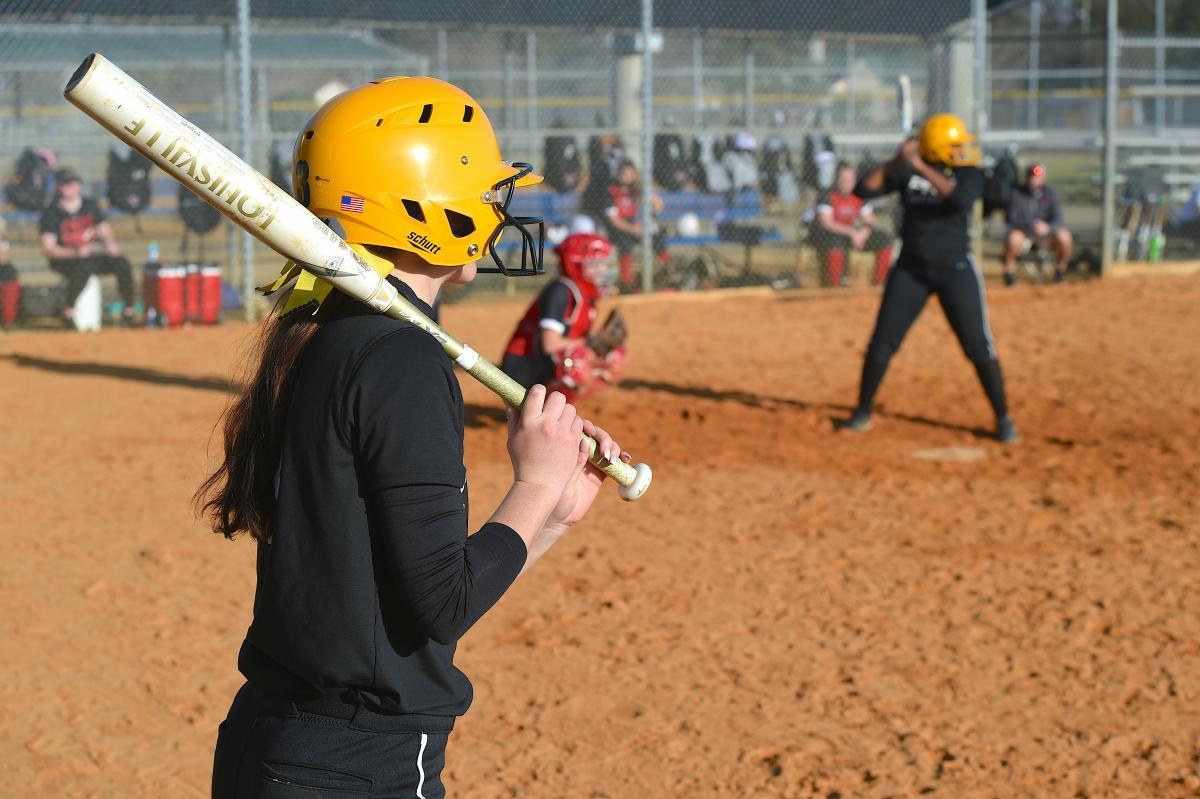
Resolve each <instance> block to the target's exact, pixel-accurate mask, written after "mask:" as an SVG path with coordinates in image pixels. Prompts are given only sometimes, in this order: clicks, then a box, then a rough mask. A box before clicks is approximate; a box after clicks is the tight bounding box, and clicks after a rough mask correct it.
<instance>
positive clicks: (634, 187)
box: [604, 160, 667, 291]
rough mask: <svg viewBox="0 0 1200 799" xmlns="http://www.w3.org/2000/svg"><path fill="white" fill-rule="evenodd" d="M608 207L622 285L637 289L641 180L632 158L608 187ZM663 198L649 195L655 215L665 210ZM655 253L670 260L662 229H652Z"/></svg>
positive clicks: (606, 219)
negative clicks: (635, 262)
mask: <svg viewBox="0 0 1200 799" xmlns="http://www.w3.org/2000/svg"><path fill="white" fill-rule="evenodd" d="M608 195H609V207H608V210H607V211H606V212H605V219H604V221H605V224H606V225H607V226H608V233H609V236H608V237H609V239H611V240H612V243H613V245H614V246H615V247H616V248H617V252H618V253H620V259H619V263H620V268H621V276H620V285H621V289H622V290H623V291H632V290H633V289H634V281H633V248H634V247H636V246H637V245H638V244H640V243H641V241H642V179H641V176H640V175H638V168H637V167H636V166H634V164H633V162H632V161H629V160H625V161H622V162H621V167H620V169H619V170H618V171H617V182H616V183H614V184H612V185H611V186H609V187H608ZM662 208H663V204H662V198H661V197H659V196H658V195H657V194H652V195H650V211H651V213H652V214H655V215H657V214H660V213H662ZM652 233H653V236H652V241H653V247H654V254H655V255H657V256H658V260H659V261H661V262H662V263H663V264H665V263H666V262H667V242H666V232H665V231H664V230H662V229H661V228H657V226H656V229H655V230H654V231H652Z"/></svg>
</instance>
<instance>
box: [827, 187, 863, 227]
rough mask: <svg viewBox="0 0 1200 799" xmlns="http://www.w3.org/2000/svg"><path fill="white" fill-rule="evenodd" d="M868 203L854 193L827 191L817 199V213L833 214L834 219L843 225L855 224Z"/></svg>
mask: <svg viewBox="0 0 1200 799" xmlns="http://www.w3.org/2000/svg"><path fill="white" fill-rule="evenodd" d="M866 207H867V205H866V203H864V202H863V201H862V198H861V197H855V196H854V195H853V194H838V193H837V192H836V191H832V190H831V191H827V192H825V194H824V195H823V196H822V197H821V199H820V200H818V201H817V213H818V214H820V213H831V214H833V221H834V222H837V223H839V224H842V225H853V224H854V223H855V222H857V221H858V218H859V217H860V216H862V213H863V209H864V208H866Z"/></svg>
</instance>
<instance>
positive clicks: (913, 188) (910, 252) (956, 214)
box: [854, 163, 983, 269]
mask: <svg viewBox="0 0 1200 799" xmlns="http://www.w3.org/2000/svg"><path fill="white" fill-rule="evenodd" d="M943 170H944V173H945V175H946V177H947V178H948V179H949V180H950V182H951V183H953V184H954V190H953V191H952V192H951V193H950V195H949V196H947V197H942V196H941V195H939V194H938V193H937V190H936V189H935V188H934V187H933V184H932V183H930V182H929V181H928V180H926V179H925V178H923V177H921V176H920V175H918V174H917V173H916V172H915V171H914V170H913V168H912V167H911V166H910V165H909V164H907V163H905V164H901V165H898V166H897V167H896V168H894V169H892V170H889V171H887V172H886V173H885V175H884V180H883V185H882V186H881V187H880V188H879V189H878V190H876V191H870V190H868V189H867V188H866V187H865V186H863V185H862V183H861V182H860V183H859V184H858V186H856V187H855V189H854V193H855V194H856V195H857V196H859V197H861V198H863V199H864V200H869V199H872V198H874V197H882V196H883V195H885V194H890V193H892V192H894V191H898V192H900V199H901V202H902V203H903V208H904V221H903V222H902V223H901V226H900V238H901V240H902V242H903V246H902V247H901V255H900V258H901V260H900V265H902V266H907V267H908V268H924V269H932V268H937V267H941V266H952V265H954V264H956V263H959V262H961V261H962V260H963V258H964V256H965V255H966V254H967V253H968V252H969V251H970V249H971V208H972V206H974V205H975V202H976V200H978V199H979V198H980V196H982V194H983V173H982V172H980V171H979V170H978V169H977V168H976V167H973V166H964V167H953V168H952V167H943Z"/></svg>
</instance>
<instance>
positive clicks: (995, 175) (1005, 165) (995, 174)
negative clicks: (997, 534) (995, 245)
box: [983, 150, 1021, 219]
mask: <svg viewBox="0 0 1200 799" xmlns="http://www.w3.org/2000/svg"><path fill="white" fill-rule="evenodd" d="M1020 179H1021V175H1020V172H1019V170H1018V169H1017V160H1016V158H1014V157H1013V153H1012V150H1004V151H1002V152H1001V153H999V154H998V155H997V156H996V158H995V162H994V163H993V164H992V165H991V166H989V167H986V168H985V169H984V170H983V217H984V219H986V218H987V217H989V216H991V214H992V212H993V211H1003V210H1006V209H1007V208H1008V204H1009V203H1010V202H1012V196H1013V189H1015V188H1016V187H1017V183H1018V182H1019V181H1020Z"/></svg>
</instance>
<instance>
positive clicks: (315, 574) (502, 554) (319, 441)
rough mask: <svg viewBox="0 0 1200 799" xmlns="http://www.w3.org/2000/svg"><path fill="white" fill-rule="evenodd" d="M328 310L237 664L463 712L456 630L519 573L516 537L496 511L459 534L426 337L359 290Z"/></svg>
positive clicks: (261, 679) (299, 379) (290, 440)
mask: <svg viewBox="0 0 1200 799" xmlns="http://www.w3.org/2000/svg"><path fill="white" fill-rule="evenodd" d="M392 282H393V283H394V284H395V285H396V286H397V287H398V288H399V289H400V290H401V291H402V292H403V293H404V295H405V296H406V297H407V298H408V299H409V301H410V302H414V303H415V304H416V305H417V306H418V307H419V308H421V310H422V311H424V312H425V313H427V314H428V313H429V312H430V309H429V308H428V307H426V306H425V304H424V303H422V302H421V301H420V300H418V299H417V298H416V296H415V295H413V293H412V292H411V290H409V289H408V287H407V286H404V285H403V284H402V283H400V282H399V281H397V280H395V279H394V278H392ZM335 317H336V318H333V319H331V320H329V321H326V322H325V323H323V324H322V326H321V327H320V329H319V330H318V332H317V333H316V334H315V335H314V336H313V338H312V340H310V341H309V342H308V344H307V345H305V349H304V351H303V352H302V354H301V356H300V359H299V361H298V363H297V366H296V368H295V373H294V378H293V384H292V388H291V390H290V393H291V398H290V402H289V404H288V410H287V419H286V423H285V428H284V430H285V432H284V438H283V448H282V454H281V458H280V465H279V472H278V502H277V510H276V513H275V517H274V520H273V523H272V535H271V538H270V540H269V541H265V542H263V543H261V544H260V545H259V553H258V589H257V592H256V595H255V601H254V620H253V622H252V624H251V625H250V629H249V631H248V632H247V635H246V641H245V643H244V645H243V647H242V652H241V655H240V657H239V668H240V669H241V670H242V672H243V674H245V675H246V678H247V679H248V680H249V681H250V682H251V683H253V684H254V685H255V687H256V688H258V689H259V690H261V691H263V692H265V693H268V694H272V695H275V696H279V697H286V698H290V699H295V700H299V699H308V698H315V697H316V696H339V697H341V698H342V699H343V700H344V701H348V702H353V703H359V704H365V705H367V706H368V707H371V708H373V709H375V710H378V711H382V712H388V713H405V714H421V715H428V716H444V717H452V716H457V715H461V714H462V713H463V712H465V711H466V709H467V707H468V706H469V704H470V701H471V685H470V682H469V681H468V680H467V678H466V676H465V675H464V674H463V673H462V672H461V671H459V670H458V669H457V668H455V666H454V663H453V657H454V649H455V643H456V641H457V640H458V638H459V637H461V636H462V635H463V634H464V633H465V632H466V631H467V630H468V629H470V627H471V625H473V624H474V623H475V622H476V621H478V620H479V618H480V617H481V616H482V615H483V614H484V613H485V612H486V611H487V610H488V609H489V608H490V607H492V605H493V604H494V603H495V602H496V601H497V600H498V599H499V598H500V596H501V595H502V594H503V593H504V592H505V590H507V588H508V587H509V585H510V584H511V583H512V582H513V580H515V579H516V576H517V575H518V574H519V573H520V570H521V568H522V566H524V564H525V559H526V550H525V544H524V542H523V541H522V540H521V538H520V537H519V536H518V535H517V534H516V532H514V531H513V530H512V529H510V528H509V527H506V526H505V525H502V524H486V525H484V526H483V528H482V529H480V530H479V531H478V532H477V533H475V534H474V535H471V536H468V535H467V488H466V470H465V468H464V466H463V401H462V394H461V392H460V391H459V386H458V380H457V378H456V376H455V375H454V372H453V367H452V366H451V363H450V359H449V358H447V357H446V355H445V353H443V352H442V350H441V347H440V346H439V345H438V343H437V342H436V341H434V339H433V338H432V337H431V336H429V335H427V334H426V333H424V332H422V331H420V330H418V329H417V328H414V327H412V326H410V325H408V324H406V323H403V322H398V321H395V320H392V319H389V318H387V317H384V316H381V315H379V314H377V313H375V312H373V311H371V310H370V309H368V308H367V307H366V306H362V305H360V304H357V303H349V302H346V303H343V304H342V306H341V307H340V308H339V310H338V312H337V314H336V315H335Z"/></svg>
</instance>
